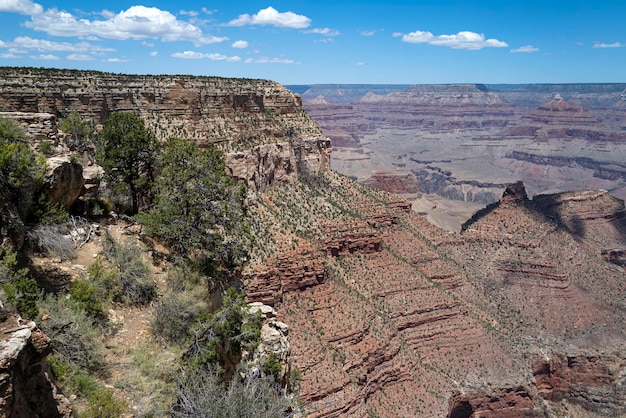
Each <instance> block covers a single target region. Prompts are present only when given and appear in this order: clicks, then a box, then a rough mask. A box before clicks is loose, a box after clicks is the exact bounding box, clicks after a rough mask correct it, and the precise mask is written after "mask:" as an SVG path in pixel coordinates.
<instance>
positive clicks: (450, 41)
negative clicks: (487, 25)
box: [394, 30, 508, 50]
mask: <svg viewBox="0 0 626 418" xmlns="http://www.w3.org/2000/svg"><path fill="white" fill-rule="evenodd" d="M394 36H396V34H395V33H394ZM402 42H408V43H411V44H430V45H436V46H447V47H450V48H454V49H469V50H478V49H483V48H505V47H507V46H508V44H507V43H506V42H502V41H499V40H497V39H485V35H483V34H482V33H476V32H470V31H461V32H459V33H457V34H454V35H437V36H435V35H433V34H432V33H431V32H423V31H419V30H418V31H415V32H411V33H408V34H406V35H403V36H402Z"/></svg>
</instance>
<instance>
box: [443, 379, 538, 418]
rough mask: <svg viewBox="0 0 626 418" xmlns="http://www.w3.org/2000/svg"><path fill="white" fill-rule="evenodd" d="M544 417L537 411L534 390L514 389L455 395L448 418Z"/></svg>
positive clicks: (451, 400)
mask: <svg viewBox="0 0 626 418" xmlns="http://www.w3.org/2000/svg"><path fill="white" fill-rule="evenodd" d="M520 416H525V417H533V416H534V417H540V416H544V414H542V413H541V412H539V411H538V410H537V395H536V390H535V389H534V388H532V387H530V388H528V387H523V386H519V387H515V388H508V389H502V390H500V391H496V392H492V393H484V392H479V393H463V394H460V393H459V394H456V395H454V396H453V397H452V398H451V399H450V407H449V409H448V415H447V417H448V418H478V417H481V418H517V417H520Z"/></svg>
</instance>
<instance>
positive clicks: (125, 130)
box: [0, 112, 292, 417]
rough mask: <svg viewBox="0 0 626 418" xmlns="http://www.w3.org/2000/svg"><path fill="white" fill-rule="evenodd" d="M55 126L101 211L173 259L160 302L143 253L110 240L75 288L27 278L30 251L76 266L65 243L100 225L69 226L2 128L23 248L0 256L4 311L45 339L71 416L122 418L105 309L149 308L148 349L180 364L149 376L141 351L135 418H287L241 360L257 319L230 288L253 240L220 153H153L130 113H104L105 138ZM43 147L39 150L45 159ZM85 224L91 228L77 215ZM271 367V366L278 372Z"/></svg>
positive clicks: (1, 172) (1, 167)
mask: <svg viewBox="0 0 626 418" xmlns="http://www.w3.org/2000/svg"><path fill="white" fill-rule="evenodd" d="M59 126H60V128H61V129H62V130H63V131H64V132H65V135H66V136H65V139H64V140H65V145H66V146H67V148H69V149H70V150H71V151H73V152H79V153H81V154H85V153H86V154H89V155H93V154H94V153H95V155H96V160H97V162H98V163H99V164H100V165H101V166H102V167H103V168H104V172H105V178H104V179H105V180H106V184H107V185H108V191H109V193H110V194H109V195H108V197H107V196H104V197H102V196H100V197H99V199H108V202H107V205H108V206H109V207H111V208H112V209H115V210H116V211H117V212H118V213H119V212H122V213H127V214H132V215H136V216H135V218H125V219H126V220H127V222H141V223H142V227H145V229H144V231H145V233H146V234H147V235H148V236H150V237H151V239H152V240H156V241H158V242H160V243H161V244H163V245H164V246H165V247H166V248H167V254H166V259H167V260H168V261H169V264H168V266H169V268H168V273H167V280H166V283H167V291H166V292H160V291H159V288H158V287H157V285H156V282H155V280H154V278H153V274H152V268H151V266H150V265H149V264H148V263H147V262H146V261H145V251H144V250H142V249H141V248H140V246H143V245H144V244H141V243H138V242H136V241H135V240H131V239H120V238H114V237H113V236H111V235H110V234H108V232H107V230H106V228H104V230H103V232H102V235H101V238H100V241H101V243H102V251H101V253H100V254H99V255H98V256H97V257H95V258H94V260H93V262H92V263H91V265H89V266H87V268H86V269H85V271H84V272H83V273H82V274H80V277H79V278H76V279H73V280H72V281H71V282H67V283H65V284H64V285H62V286H60V287H55V288H50V287H49V286H45V285H44V284H43V283H42V282H41V279H42V277H41V272H40V273H38V274H35V273H34V272H32V271H30V270H29V268H28V267H27V264H28V263H26V262H25V261H26V260H27V258H28V253H29V252H33V253H39V254H43V255H47V256H52V257H57V259H58V260H70V259H72V258H74V257H75V256H76V247H77V246H78V245H79V243H78V242H77V241H76V237H73V236H72V235H71V234H70V231H73V232H76V231H78V230H90V228H91V226H90V224H91V223H93V222H95V221H97V219H96V218H93V219H85V218H81V217H79V216H78V214H77V213H74V214H73V216H72V217H71V218H70V213H68V211H66V210H65V209H64V208H62V207H61V206H60V205H58V204H55V203H53V202H51V201H50V200H49V199H48V198H47V194H46V193H45V191H43V190H42V179H43V174H44V170H45V167H46V165H45V158H44V157H43V156H38V155H37V154H36V153H35V152H34V151H33V150H32V148H31V144H29V143H28V141H27V140H26V135H25V133H24V132H23V131H22V129H21V128H20V126H19V125H18V124H17V123H15V122H13V121H11V120H7V119H0V193H1V194H2V196H0V197H2V199H3V200H5V201H7V202H13V203H14V204H15V205H16V206H17V207H18V208H20V214H19V221H20V222H22V224H23V226H24V228H25V229H26V231H25V235H26V244H27V245H26V246H24V248H22V249H21V250H20V249H18V248H13V247H11V246H3V247H2V248H0V288H1V289H2V291H1V292H0V301H1V302H2V304H3V310H2V312H3V315H4V316H6V315H7V314H8V313H9V312H11V311H13V312H15V313H19V314H21V315H22V316H23V317H27V318H31V319H34V320H36V321H37V323H38V325H39V326H40V327H41V328H42V330H43V331H44V332H45V333H46V334H47V335H48V336H49V337H50V338H51V341H52V342H51V344H52V349H53V353H52V355H50V356H49V357H48V365H49V367H50V369H51V371H52V374H53V375H54V376H55V378H56V380H57V382H58V383H59V385H60V386H61V387H62V389H63V391H64V393H65V394H66V395H67V396H71V395H75V397H76V401H75V402H73V403H74V404H75V408H76V412H77V413H78V416H81V417H96V416H98V417H118V416H122V415H123V414H124V413H125V412H126V411H128V409H129V404H128V403H127V401H126V400H122V399H119V398H118V397H117V396H116V395H115V394H114V391H113V390H112V389H110V388H107V387H105V385H104V383H103V382H104V381H106V380H107V379H108V378H109V377H110V373H111V367H110V366H109V365H108V364H107V361H106V355H105V351H106V350H105V347H104V342H105V341H106V339H107V338H109V336H112V335H115V334H116V332H117V331H118V326H119V324H116V323H115V322H114V321H112V320H111V318H110V310H111V308H116V307H144V308H143V309H146V308H145V307H147V306H148V305H151V306H153V308H151V309H153V320H152V323H151V325H150V331H151V333H152V342H153V344H154V346H158V347H159V349H160V350H162V351H161V352H160V353H159V356H165V357H166V356H168V355H169V356H173V357H176V356H177V357H178V362H174V363H172V364H173V365H175V364H177V366H167V367H162V366H160V367H157V366H155V365H152V366H149V365H148V364H153V363H154V361H155V359H154V356H147V355H145V354H142V353H144V351H143V350H145V348H142V347H138V348H137V354H136V359H137V365H136V366H134V367H138V368H140V369H142V370H144V372H143V373H142V375H143V376H142V378H141V379H142V383H141V385H140V384H139V383H137V381H133V383H128V384H132V385H133V388H132V390H136V391H138V392H142V393H143V395H142V396H144V397H149V398H150V399H151V400H152V401H151V402H150V405H149V406H146V405H144V407H143V409H142V410H141V411H135V412H139V413H141V414H142V416H165V415H168V416H175V417H203V416H206V417H209V416H210V417H253V416H267V417H279V416H286V415H289V414H290V412H289V411H290V410H291V409H292V401H291V400H289V399H288V398H286V397H285V396H284V393H283V389H281V388H280V387H279V386H278V385H277V383H276V382H275V380H274V377H273V375H272V374H273V373H272V372H271V370H269V369H268V372H267V373H262V375H258V374H256V375H255V374H249V373H247V372H246V370H245V361H242V359H244V357H245V353H251V352H253V351H254V349H255V347H256V346H257V345H258V343H259V338H260V326H261V318H260V316H259V315H258V314H257V315H252V314H250V313H249V311H248V308H247V305H246V304H245V303H244V295H243V294H242V293H240V292H239V291H237V290H235V289H234V288H232V287H230V288H229V286H231V285H232V284H233V283H236V280H234V278H235V277H236V274H235V272H236V270H237V269H239V268H241V267H242V266H243V265H244V264H245V262H246V260H247V259H248V251H249V249H250V242H251V239H250V236H249V235H250V233H249V226H248V225H249V221H248V219H247V213H246V208H245V204H244V200H245V196H246V190H245V188H244V187H243V186H242V185H240V184H237V183H236V182H235V181H234V180H233V179H232V178H230V177H229V176H227V175H226V172H225V165H224V155H223V153H222V152H221V151H219V150H217V149H214V148H206V149H201V148H199V147H198V146H196V145H195V144H194V143H192V142H190V141H184V140H180V139H175V138H172V139H170V140H169V141H167V143H166V144H162V145H160V144H158V143H157V141H156V139H155V137H154V135H153V134H152V133H150V132H149V131H148V130H147V129H146V128H145V126H144V124H143V121H142V120H141V118H139V117H138V116H137V115H135V114H132V113H115V114H112V115H111V116H110V117H109V118H108V119H107V120H106V121H105V122H104V124H103V127H102V130H101V131H100V132H99V133H96V129H95V125H94V124H93V122H91V121H88V120H85V119H83V118H81V116H80V115H79V114H78V113H76V112H72V113H70V114H68V115H67V116H66V117H65V118H64V119H62V120H61V122H60V124H59ZM92 140H93V142H92ZM94 143H95V144H96V149H95V150H94V145H93V144H94ZM50 148H51V145H50V144H44V145H42V146H39V145H38V146H37V149H38V150H39V152H40V153H42V154H44V155H45V154H47V153H49V152H50ZM83 208H84V206H83ZM70 212H71V211H70ZM80 215H81V216H88V215H85V213H84V210H83V212H81V214H80ZM78 220H80V221H78ZM10 233H11V231H9V234H10ZM89 233H90V232H88V234H89ZM152 242H154V241H152ZM44 279H45V278H44ZM226 288H228V290H227V291H225V293H224V294H223V296H222V300H223V303H222V307H221V308H219V309H217V310H215V307H212V306H211V302H210V301H211V296H212V294H215V293H216V292H218V293H219V290H218V289H226ZM44 289H45V290H44ZM159 293H164V294H163V295H159ZM116 309H117V308H116ZM42 318H43V320H42ZM167 353H169V354H167ZM274 360H275V359H274ZM274 363H276V361H274ZM274 363H272V365H270V366H272V367H273V369H276V364H274ZM270 366H268V367H270ZM279 366H280V365H279ZM270 368H271V367H270ZM273 369H272V370H273ZM242 376H247V377H245V378H243V377H242ZM136 379H139V378H138V377H137V378H136ZM146 379H147V380H149V383H145V380H146Z"/></svg>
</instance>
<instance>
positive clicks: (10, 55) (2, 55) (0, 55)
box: [0, 53, 21, 58]
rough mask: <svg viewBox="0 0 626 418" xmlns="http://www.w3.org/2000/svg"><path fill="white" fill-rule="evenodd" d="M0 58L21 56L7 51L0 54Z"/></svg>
mask: <svg viewBox="0 0 626 418" xmlns="http://www.w3.org/2000/svg"><path fill="white" fill-rule="evenodd" d="M0 58H21V57H20V56H18V55H15V54H11V53H8V54H0Z"/></svg>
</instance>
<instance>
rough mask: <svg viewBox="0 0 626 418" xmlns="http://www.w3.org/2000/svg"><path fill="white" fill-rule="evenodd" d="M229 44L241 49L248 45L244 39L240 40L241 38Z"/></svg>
mask: <svg viewBox="0 0 626 418" xmlns="http://www.w3.org/2000/svg"><path fill="white" fill-rule="evenodd" d="M231 46H232V47H233V48H240V49H243V48H247V47H248V42H246V41H241V40H240V41H235V42H233V44H232V45H231Z"/></svg>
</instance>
